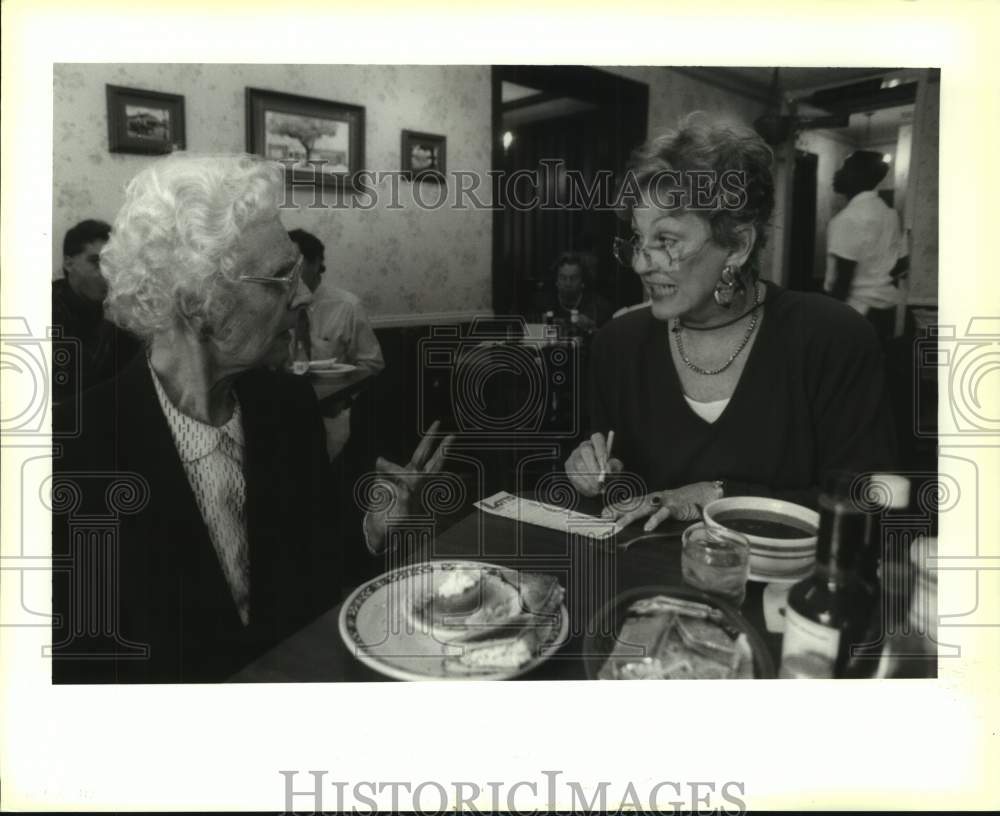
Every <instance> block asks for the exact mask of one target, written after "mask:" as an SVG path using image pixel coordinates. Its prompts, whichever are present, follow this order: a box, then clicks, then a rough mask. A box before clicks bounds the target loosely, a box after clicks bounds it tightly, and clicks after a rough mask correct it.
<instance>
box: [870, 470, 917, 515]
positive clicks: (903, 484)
mask: <svg viewBox="0 0 1000 816" xmlns="http://www.w3.org/2000/svg"><path fill="white" fill-rule="evenodd" d="M871 484H872V486H873V487H875V488H876V489H878V490H879V493H880V498H881V496H882V494H884V496H885V499H884V503H883V505H882V506H883V507H885V508H887V509H891V510H902V509H903V508H905V507H907V506H908V505H909V503H910V480H909V479H907V478H906V477H905V476H900V475H899V474H896V473H873V474H872V477H871Z"/></svg>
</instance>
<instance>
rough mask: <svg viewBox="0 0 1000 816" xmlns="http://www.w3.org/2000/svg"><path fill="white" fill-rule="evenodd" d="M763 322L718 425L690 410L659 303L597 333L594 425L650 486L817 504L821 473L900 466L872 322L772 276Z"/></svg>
mask: <svg viewBox="0 0 1000 816" xmlns="http://www.w3.org/2000/svg"><path fill="white" fill-rule="evenodd" d="M767 288H768V294H767V299H766V301H765V305H764V314H765V318H764V320H763V321H762V323H761V326H760V335H759V336H758V337H757V340H756V342H755V343H754V345H753V348H752V349H751V350H750V357H749V359H748V360H747V363H746V367H745V368H744V370H743V373H742V375H741V377H740V381H739V383H738V384H737V386H736V390H735V391H734V392H733V395H732V398H731V400H730V402H729V405H728V406H727V407H726V410H725V411H724V412H723V413H722V415H721V416H720V417H719V418H718V419H717V420H716V421H715V422H714V423H708V422H705V421H704V420H702V419H701V418H700V417H698V416H697V415H696V414H695V413H694V412H693V411H692V410H691V408H690V407H689V406H688V404H687V402H686V401H685V399H684V394H683V392H682V390H681V385H680V380H679V379H678V376H677V371H676V369H675V367H674V363H673V360H672V358H671V356H670V347H669V343H670V332H669V329H668V325H667V323H665V322H661V321H658V320H656V319H655V318H654V317H653V316H652V314H651V312H650V310H649V309H640V310H638V311H634V312H630V313H627V314H625V315H623V316H622V317H620V318H618V319H616V320H613V321H611V323H609V324H608V325H607V326H605V327H604V328H603V329H602V330H601V331H600V332H599V333H598V335H597V337H596V338H595V343H594V349H593V356H592V366H593V371H592V379H591V383H592V427H593V428H594V430H596V431H599V432H601V433H607V431H608V430H609V429H612V428H613V429H614V430H615V443H614V450H613V454H614V455H616V456H617V457H618V458H620V459H621V460H622V461H623V462H624V463H625V468H626V471H628V472H631V473H634V474H636V475H638V476H639V477H641V478H642V479H643V480H645V483H646V488H647V489H648V490H650V491H651V490H663V489H671V488H677V487H681V486H683V485H686V484H691V483H693V482H700V481H714V480H717V479H722V480H725V482H726V488H725V490H726V495H732V496H738V495H761V496H774V497H776V498H783V499H787V500H788V501H794V502H797V503H799V504H806V505H808V506H813V507H814V506H815V504H816V496H817V494H818V489H819V486H820V484H821V480H822V477H823V474H824V473H825V472H827V471H828V470H832V469H841V468H843V469H848V470H853V471H857V472H864V471H871V470H882V469H886V468H891V467H892V466H893V465H894V464H895V439H894V431H893V426H892V420H891V414H890V411H889V406H888V397H887V393H886V389H885V377H884V374H883V364H882V353H881V350H880V348H879V344H878V340H877V338H876V336H875V332H874V330H873V328H872V327H871V325H870V324H869V323H868V322H867V321H866V320H864V318H862V317H861V316H860V315H858V314H857V313H856V312H855V311H854V310H852V309H850V308H849V307H847V306H845V305H844V304H843V303H839V302H837V301H834V300H833V299H831V298H829V297H826V296H824V295H818V294H806V293H802V292H791V291H788V290H785V289H782V288H781V287H779V286H775V285H774V284H770V283H769V284H767Z"/></svg>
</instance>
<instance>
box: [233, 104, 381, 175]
mask: <svg viewBox="0 0 1000 816" xmlns="http://www.w3.org/2000/svg"><path fill="white" fill-rule="evenodd" d="M246 109H247V152H249V153H256V154H257V155H259V156H264V157H265V158H268V159H274V160H275V161H280V162H282V163H283V164H284V165H285V178H286V181H288V182H289V183H291V182H294V183H295V186H296V187H299V186H302V185H308V184H309V183H314V184H319V185H320V186H321V187H341V186H354V181H355V178H356V174H357V173H358V172H360V171H361V169H362V168H363V167H364V163H365V109H364V108H363V107H362V106H360V105H348V104H346V103H344V102H332V101H330V100H327V99H315V98H313V97H309V96H297V95H295V94H288V93H279V92H277V91H266V90H262V89H260V88H247V93H246Z"/></svg>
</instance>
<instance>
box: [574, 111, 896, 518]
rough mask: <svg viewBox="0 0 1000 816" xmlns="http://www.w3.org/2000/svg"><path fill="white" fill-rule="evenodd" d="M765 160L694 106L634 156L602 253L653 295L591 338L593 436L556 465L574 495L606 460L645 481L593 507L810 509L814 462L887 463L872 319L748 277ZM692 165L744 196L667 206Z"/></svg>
mask: <svg viewBox="0 0 1000 816" xmlns="http://www.w3.org/2000/svg"><path fill="white" fill-rule="evenodd" d="M771 163H772V153H771V150H770V148H768V146H767V145H766V144H765V143H764V142H763V140H761V138H760V137H759V136H758V135H757V134H756V133H755V132H754V131H752V130H750V129H748V128H743V127H740V126H736V125H728V124H723V123H719V122H715V121H713V120H711V119H707V118H704V117H703V116H700V115H692V116H691V117H688V118H687V119H685V120H683V121H682V122H681V125H680V127H679V129H678V130H676V131H671V132H667V133H666V134H664V135H662V136H660V137H659V138H657V139H654V140H652V141H651V142H649V143H648V144H646V145H645V146H643V147H642V148H640V149H639V150H637V151H636V152H635V153H634V154H633V157H632V163H631V167H630V170H631V172H632V174H633V176H634V178H635V181H636V186H637V187H638V188H639V189H640V190H641V196H638V201H637V202H636V204H635V206H632V207H630V208H629V211H628V212H627V216H628V218H629V219H630V222H631V226H632V230H633V236H632V238H631V239H630V240H628V241H626V240H622V239H616V242H615V254H616V256H617V257H618V259H619V261H620V262H621V263H622V264H623V265H628V266H631V268H632V269H633V271H634V272H635V273H636V274H637V275H639V276H640V277H641V278H642V282H643V285H644V287H645V289H646V293H647V295H648V296H649V298H650V299H651V301H652V302H651V305H650V308H648V309H637V310H635V311H632V312H629V313H627V314H625V315H623V316H621V317H619V318H617V319H616V320H613V321H611V322H610V323H609V324H608V325H607V326H605V327H604V328H603V329H602V330H601V331H600V332H598V334H597V336H596V337H595V338H594V342H593V348H592V353H591V363H592V366H593V368H592V373H591V378H590V383H591V390H592V408H591V410H592V421H591V429H592V430H593V431H594V433H593V434H592V436H591V438H590V439H589V440H587V441H585V442H583V443H582V444H581V445H579V446H578V447H577V448H576V449H575V450H574V451H573V453H572V454H571V455H570V457H569V459H568V460H567V462H566V472H567V475H568V476H569V478H570V480H571V481H572V482H573V483H574V485H575V486H576V487H577V489H578V490H579V491H580V492H581V493H583V494H585V495H588V496H594V495H597V494H598V493H599V492H600V484H599V482H598V474H599V472H600V471H601V468H602V465H604V464H605V463H607V465H608V469H609V470H610V471H612V472H617V471H621V470H623V469H626V468H627V469H628V471H629V472H630V473H632V474H635V475H636V476H638V477H641V479H642V480H644V482H645V485H646V490H647V491H649V492H648V493H647V494H646V495H645V496H644V497H643V498H642V499H641V501H640V502H639V503H638V506H636V504H635V502H633V503H632V507H631V509H629V510H628V511H626V510H625V509H624V508H623V507H621V506H620V505H617V506H613V507H609V508H607V512H608V514H609V515H611V516H613V517H615V518H624V520H625V521H626V523H631V522H632V521H635V520H637V519H640V518H646V517H647V516H648V517H649V518H648V520H647V522H646V528H647V530H650V529H653V528H655V527H656V526H657V525H658V524H660V523H661V522H662V521H663V520H664V519H666V518H669V517H673V518H678V519H686V520H691V519H696V518H698V516H699V510H698V506H699V505H701V506H704V505H706V504H708V503H709V502H710V501H712V500H714V499H718V498H720V497H722V496H724V495H762V496H775V497H778V498H783V499H787V500H789V501H793V502H796V503H799V504H804V505H809V506H815V504H816V500H817V496H818V490H819V485H820V484H821V481H822V479H823V477H824V475H825V473H826V472H827V471H828V470H832V469H840V468H843V469H848V470H854V471H868V470H874V469H882V468H886V467H892V466H893V465H894V464H895V462H894V460H895V451H894V444H895V441H894V432H893V427H892V421H891V415H890V412H889V409H888V401H887V394H886V389H885V380H884V375H883V371H882V354H881V352H880V348H879V345H878V340H877V338H876V336H875V332H874V330H873V329H872V326H871V324H869V323H868V322H867V321H865V320H864V319H863V318H862V317H860V316H859V315H858V313H857V312H855V311H854V310H852V309H849V308H848V307H846V306H845V305H844V304H842V303H837V302H836V301H835V300H832V299H831V298H829V297H826V296H825V295H821V294H806V293H801V292H792V291H788V290H786V289H783V288H782V287H780V286H776V285H775V284H773V283H770V282H761V281H760V280H758V259H759V257H760V250H761V247H762V246H763V243H764V240H765V237H766V227H767V223H768V220H769V218H770V217H771V213H772V210H773V208H774V182H773V179H772V176H771ZM667 171H669V172H667ZM691 171H711V172H712V174H713V177H714V178H715V179H719V178H724V177H725V174H726V171H737V172H739V173H742V174H744V175H743V176H742V177H743V178H744V179H745V189H744V191H743V192H744V193H745V195H744V196H741V197H740V203H739V205H738V206H734V204H733V202H732V200H731V199H727V197H726V196H725V195H723V194H722V191H721V190H720V189H719V187H718V186H717V187H716V189H715V190H714V191H713V192H714V193H715V196H714V198H713V200H712V201H713V203H714V206H711V207H709V208H707V209H705V208H701V209H697V210H696V209H691V208H690V204H691V202H690V200H689V201H688V208H684V207H681V206H678V204H677V202H678V201H679V200H681V199H682V198H683V196H684V193H685V191H687V190H689V189H691V188H692V185H693V184H696V183H697V182H696V181H695V180H693V179H690V178H688V176H687V175H686V174H688V173H690V172H691ZM730 175H731V174H730ZM657 185H660V186H657ZM678 193H679V195H678ZM668 205H669V206H670V207H672V208H671V209H668V208H667V206H668ZM609 430H614V431H615V441H614V447H613V451H612V454H613V457H612V458H611V459H610V461H608V452H607V440H606V438H605V434H606V433H607V432H608V431H609Z"/></svg>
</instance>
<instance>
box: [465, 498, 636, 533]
mask: <svg viewBox="0 0 1000 816" xmlns="http://www.w3.org/2000/svg"><path fill="white" fill-rule="evenodd" d="M476 507H478V508H479V509H480V510H482V511H483V512H484V513H490V514H491V515H494V516H503V517H504V518H509V519H513V520H514V521H520V522H524V523H525V524H533V525H535V526H536V527H545V528H547V529H549V530H559V531H561V532H566V533H573V534H574V535H578V536H583V537H584V538H597V539H604V538H610V537H611V536H613V535H615V534H617V533H619V532H621V530H622V525H621V524H620V523H619V522H614V521H611V520H610V519H602V518H599V517H598V516H588V515H586V514H585V513H578V512H576V511H575V510H567V509H565V508H563V507H557V506H556V505H554V504H545V503H544V502H538V501H534V500H532V499H522V498H521V497H520V496H515V495H514V494H513V493H507V492H506V491H503V490H502V491H500V492H499V493H495V494H494V495H492V496H490V497H489V498H487V499H482V500H481V501H477V502H476Z"/></svg>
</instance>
